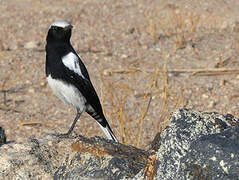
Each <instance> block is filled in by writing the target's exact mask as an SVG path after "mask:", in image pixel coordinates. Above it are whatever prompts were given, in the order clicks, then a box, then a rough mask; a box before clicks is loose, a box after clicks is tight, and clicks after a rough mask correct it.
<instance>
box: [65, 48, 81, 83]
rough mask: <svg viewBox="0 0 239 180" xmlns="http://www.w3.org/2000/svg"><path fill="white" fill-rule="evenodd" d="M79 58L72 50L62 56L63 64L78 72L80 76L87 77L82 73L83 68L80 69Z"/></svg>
mask: <svg viewBox="0 0 239 180" xmlns="http://www.w3.org/2000/svg"><path fill="white" fill-rule="evenodd" d="M78 61H79V58H78V57H77V56H76V55H75V54H74V53H72V52H70V53H68V54H67V55H65V56H64V57H63V58H62V62H63V64H64V65H65V66H66V67H67V68H68V69H70V70H72V71H74V72H75V73H77V74H78V75H79V76H81V77H83V78H84V79H85V77H84V76H83V74H82V73H81V69H80V65H79V62H78Z"/></svg>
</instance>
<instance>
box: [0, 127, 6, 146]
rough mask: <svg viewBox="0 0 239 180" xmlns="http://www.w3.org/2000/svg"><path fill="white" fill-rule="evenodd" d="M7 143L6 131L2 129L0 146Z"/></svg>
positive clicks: (0, 131) (0, 130) (0, 129)
mask: <svg viewBox="0 0 239 180" xmlns="http://www.w3.org/2000/svg"><path fill="white" fill-rule="evenodd" d="M6 142H7V137H6V134H5V131H4V129H3V128H2V127H0V146H1V145H3V144H5V143H6Z"/></svg>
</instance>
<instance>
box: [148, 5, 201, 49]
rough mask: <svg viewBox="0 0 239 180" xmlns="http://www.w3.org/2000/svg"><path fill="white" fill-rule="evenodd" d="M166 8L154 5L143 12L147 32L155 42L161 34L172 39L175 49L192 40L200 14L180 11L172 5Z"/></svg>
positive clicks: (183, 46) (184, 45) (181, 47)
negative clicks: (165, 9)
mask: <svg viewBox="0 0 239 180" xmlns="http://www.w3.org/2000/svg"><path fill="white" fill-rule="evenodd" d="M166 8H167V11H164V9H160V8H159V7H156V8H154V10H153V11H149V12H146V13H145V17H146V20H147V25H146V29H147V32H148V33H149V35H150V36H151V38H152V39H153V40H154V42H157V41H158V40H159V37H160V34H162V35H163V36H166V37H168V38H171V39H172V40H173V41H174V43H175V49H176V50H178V49H183V48H185V47H186V45H187V42H189V41H193V37H194V34H195V32H196V30H197V26H198V23H199V20H200V16H199V15H194V14H186V13H183V12H180V11H179V10H178V9H177V8H176V7H174V6H168V7H166ZM165 12H166V14H165Z"/></svg>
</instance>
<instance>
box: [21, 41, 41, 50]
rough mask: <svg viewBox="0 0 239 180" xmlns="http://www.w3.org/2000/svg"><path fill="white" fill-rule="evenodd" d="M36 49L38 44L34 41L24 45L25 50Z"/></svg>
mask: <svg viewBox="0 0 239 180" xmlns="http://www.w3.org/2000/svg"><path fill="white" fill-rule="evenodd" d="M37 47H38V44H37V42H35V41H29V42H27V43H26V44H25V45H24V48H25V49H35V48H37Z"/></svg>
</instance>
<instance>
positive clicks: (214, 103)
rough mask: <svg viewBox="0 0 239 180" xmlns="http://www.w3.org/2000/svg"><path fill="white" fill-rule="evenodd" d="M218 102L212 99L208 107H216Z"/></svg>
mask: <svg viewBox="0 0 239 180" xmlns="http://www.w3.org/2000/svg"><path fill="white" fill-rule="evenodd" d="M216 104H217V103H216V102H215V101H210V102H209V104H208V106H207V107H208V108H214V107H215V106H216Z"/></svg>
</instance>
